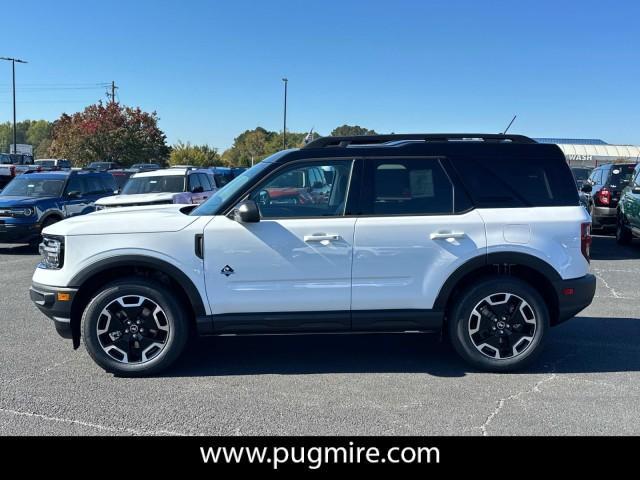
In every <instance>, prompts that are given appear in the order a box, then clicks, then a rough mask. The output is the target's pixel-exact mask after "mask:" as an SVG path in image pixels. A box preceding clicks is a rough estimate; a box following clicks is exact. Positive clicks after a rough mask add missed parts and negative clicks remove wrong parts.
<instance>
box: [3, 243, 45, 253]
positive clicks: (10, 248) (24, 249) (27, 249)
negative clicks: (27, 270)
mask: <svg viewBox="0 0 640 480" xmlns="http://www.w3.org/2000/svg"><path fill="white" fill-rule="evenodd" d="M0 255H38V251H37V250H36V248H35V247H33V246H31V245H7V244H5V245H2V246H0Z"/></svg>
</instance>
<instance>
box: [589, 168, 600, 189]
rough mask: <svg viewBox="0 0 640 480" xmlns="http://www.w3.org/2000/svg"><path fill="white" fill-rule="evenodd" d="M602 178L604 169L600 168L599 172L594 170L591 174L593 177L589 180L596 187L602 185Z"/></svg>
mask: <svg viewBox="0 0 640 480" xmlns="http://www.w3.org/2000/svg"><path fill="white" fill-rule="evenodd" d="M601 178H602V169H601V168H599V169H597V170H594V171H593V172H592V173H591V176H590V177H589V180H591V182H592V183H593V184H594V185H600V184H601V183H602V182H601V181H600V179H601Z"/></svg>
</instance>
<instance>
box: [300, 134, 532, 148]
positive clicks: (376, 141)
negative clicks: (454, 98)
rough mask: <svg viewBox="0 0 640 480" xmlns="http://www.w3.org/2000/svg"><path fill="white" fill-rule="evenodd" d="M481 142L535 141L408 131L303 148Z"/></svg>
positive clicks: (320, 142) (327, 139)
mask: <svg viewBox="0 0 640 480" xmlns="http://www.w3.org/2000/svg"><path fill="white" fill-rule="evenodd" d="M419 141H421V142H429V143H446V142H483V143H488V142H490V143H526V144H531V143H537V142H536V141H535V140H533V139H531V138H529V137H525V136H524V135H506V134H496V133H409V134H395V133H394V134H390V135H359V136H354V137H320V138H318V139H317V140H314V141H313V142H310V143H309V144H307V145H306V146H305V147H304V148H326V147H342V148H345V147H350V146H355V145H381V144H392V143H394V142H396V143H397V142H419Z"/></svg>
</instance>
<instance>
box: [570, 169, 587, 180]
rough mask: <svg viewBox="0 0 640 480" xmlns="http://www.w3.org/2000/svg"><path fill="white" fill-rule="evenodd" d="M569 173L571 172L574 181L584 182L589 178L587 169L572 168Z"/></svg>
mask: <svg viewBox="0 0 640 480" xmlns="http://www.w3.org/2000/svg"><path fill="white" fill-rule="evenodd" d="M571 171H572V172H573V176H574V178H575V179H576V180H586V179H587V178H589V174H590V173H591V170H589V169H588V168H572V169H571Z"/></svg>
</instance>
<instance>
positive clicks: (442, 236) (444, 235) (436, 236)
mask: <svg viewBox="0 0 640 480" xmlns="http://www.w3.org/2000/svg"><path fill="white" fill-rule="evenodd" d="M464 236H465V233H464V232H435V233H432V234H431V235H429V238H431V240H447V239H449V238H464Z"/></svg>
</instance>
